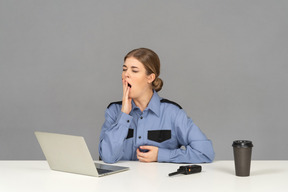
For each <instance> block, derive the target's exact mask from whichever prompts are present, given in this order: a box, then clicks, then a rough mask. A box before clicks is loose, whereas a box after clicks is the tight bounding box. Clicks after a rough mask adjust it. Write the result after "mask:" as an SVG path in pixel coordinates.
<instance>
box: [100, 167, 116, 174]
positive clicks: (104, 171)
mask: <svg viewBox="0 0 288 192" xmlns="http://www.w3.org/2000/svg"><path fill="white" fill-rule="evenodd" d="M97 171H98V174H104V173H110V172H112V171H111V170H107V169H101V168H97Z"/></svg>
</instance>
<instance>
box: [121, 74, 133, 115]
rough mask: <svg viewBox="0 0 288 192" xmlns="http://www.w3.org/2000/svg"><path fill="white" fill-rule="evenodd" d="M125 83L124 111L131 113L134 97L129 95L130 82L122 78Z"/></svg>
mask: <svg viewBox="0 0 288 192" xmlns="http://www.w3.org/2000/svg"><path fill="white" fill-rule="evenodd" d="M122 84H123V97H122V109H121V111H122V112H123V113H126V114H129V113H130V111H131V110H132V99H131V98H130V97H129V92H130V87H129V86H128V82H127V81H126V80H124V79H122Z"/></svg>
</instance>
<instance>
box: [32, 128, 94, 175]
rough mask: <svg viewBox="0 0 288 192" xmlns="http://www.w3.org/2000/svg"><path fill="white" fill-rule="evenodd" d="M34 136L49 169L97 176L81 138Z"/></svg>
mask: <svg viewBox="0 0 288 192" xmlns="http://www.w3.org/2000/svg"><path fill="white" fill-rule="evenodd" d="M35 135H36V137H37V140H38V142H39V144H40V146H41V148H42V151H43V153H44V155H45V157H46V159H47V161H48V164H49V166H50V168H51V169H53V170H57V171H64V172H69V173H78V174H83V175H90V176H98V172H97V170H96V167H95V164H94V161H93V159H92V157H91V154H90V152H89V149H88V147H87V145H86V142H85V140H84V138H83V137H80V136H72V135H63V134H56V133H46V132H35Z"/></svg>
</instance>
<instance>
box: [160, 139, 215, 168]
mask: <svg viewBox="0 0 288 192" xmlns="http://www.w3.org/2000/svg"><path fill="white" fill-rule="evenodd" d="M214 156H215V155H214V150H213V146H212V143H211V141H210V140H205V141H193V142H191V143H190V144H189V145H188V146H185V149H181V148H179V149H172V150H171V149H164V148H159V151H158V162H171V163H211V162H212V161H213V160H214Z"/></svg>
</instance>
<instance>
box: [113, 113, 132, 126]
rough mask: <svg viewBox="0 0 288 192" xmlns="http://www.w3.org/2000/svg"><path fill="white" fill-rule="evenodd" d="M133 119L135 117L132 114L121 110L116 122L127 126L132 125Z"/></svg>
mask: <svg viewBox="0 0 288 192" xmlns="http://www.w3.org/2000/svg"><path fill="white" fill-rule="evenodd" d="M132 119H133V117H132V116H131V115H128V114H126V113H123V112H122V111H121V112H120V113H119V115H118V117H117V121H116V122H117V124H120V125H123V126H125V127H130V124H131V122H132Z"/></svg>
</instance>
